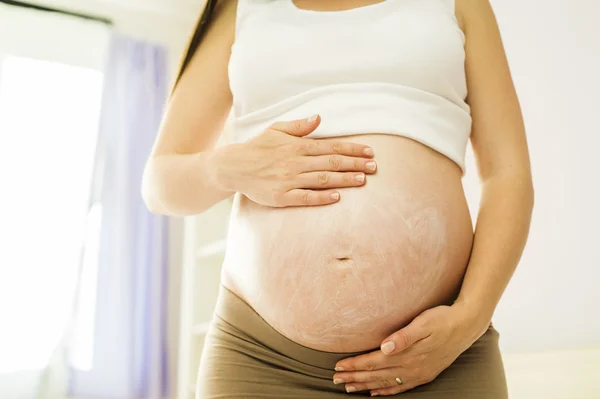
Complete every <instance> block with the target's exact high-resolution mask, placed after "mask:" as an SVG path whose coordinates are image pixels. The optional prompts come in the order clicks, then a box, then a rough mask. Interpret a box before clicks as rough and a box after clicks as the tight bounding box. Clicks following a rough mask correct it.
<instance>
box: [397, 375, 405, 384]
mask: <svg viewBox="0 0 600 399" xmlns="http://www.w3.org/2000/svg"><path fill="white" fill-rule="evenodd" d="M396 382H397V383H398V385H402V384H404V382H403V381H402V379H401V378H400V377H396Z"/></svg>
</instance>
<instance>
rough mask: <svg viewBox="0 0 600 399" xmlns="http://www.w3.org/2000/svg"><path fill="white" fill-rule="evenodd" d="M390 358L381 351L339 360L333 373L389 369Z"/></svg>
mask: <svg viewBox="0 0 600 399" xmlns="http://www.w3.org/2000/svg"><path fill="white" fill-rule="evenodd" d="M389 363H390V358H389V357H388V356H386V355H384V354H383V353H381V351H375V352H371V353H367V354H365V355H359V356H355V357H351V358H348V359H344V360H340V361H339V362H338V363H337V364H336V365H335V371H355V370H359V371H373V370H379V369H383V368H386V367H390V364H389Z"/></svg>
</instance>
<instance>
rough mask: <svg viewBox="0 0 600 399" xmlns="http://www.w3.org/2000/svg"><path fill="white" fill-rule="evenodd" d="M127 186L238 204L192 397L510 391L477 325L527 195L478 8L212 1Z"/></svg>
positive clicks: (485, 398)
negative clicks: (470, 153) (472, 167)
mask: <svg viewBox="0 0 600 399" xmlns="http://www.w3.org/2000/svg"><path fill="white" fill-rule="evenodd" d="M231 110H233V115H232V131H231V137H229V139H230V141H229V144H228V145H224V146H216V142H217V139H218V138H219V136H220V134H221V132H222V130H223V127H224V125H225V123H226V120H227V119H228V116H229V115H230V111H231ZM469 139H470V140H471V143H472V146H473V149H474V153H475V156H476V161H477V168H478V172H479V176H480V179H481V187H482V196H481V203H480V209H479V215H478V219H477V223H476V228H475V231H474V229H473V224H472V221H471V218H470V215H469V211H468V208H467V204H466V200H465V196H464V192H463V188H462V184H461V178H462V176H463V175H464V172H465V171H464V167H465V165H464V159H465V151H466V146H467V143H468V141H469ZM143 193H144V198H145V201H146V203H147V204H148V207H149V208H150V209H151V210H152V211H153V212H156V213H161V214H167V215H178V216H185V215H193V214H198V213H200V212H203V211H205V210H206V209H208V208H209V207H211V206H212V205H214V204H215V203H217V202H219V201H221V200H224V199H226V198H228V197H230V196H232V195H233V196H234V205H233V210H232V215H231V219H230V225H229V234H228V245H227V253H226V256H225V261H224V265H223V274H222V287H221V289H220V294H219V299H218V303H217V307H216V309H215V316H214V320H213V322H212V324H211V329H210V332H209V333H208V336H207V337H206V342H205V345H204V350H203V354H202V360H201V365H200V371H199V377H198V389H197V395H198V396H197V397H198V399H211V398H278V399H282V398H298V399H300V398H323V399H330V398H331V399H333V398H343V397H346V396H347V395H348V394H352V393H354V395H359V396H365V395H366V396H369V395H370V396H387V395H396V394H400V395H399V396H402V397H406V398H415V399H429V398H431V399H434V398H435V399H438V398H440V399H441V398H444V399H448V398H456V399H459V398H460V399H468V398H477V399H500V398H506V397H507V391H506V382H505V377H504V370H503V366H502V359H501V356H500V353H499V349H498V333H497V332H496V330H494V328H493V327H492V326H491V324H490V320H491V318H492V314H493V312H494V309H495V307H496V305H497V303H498V301H499V299H500V297H501V295H502V293H503V291H504V289H505V287H506V285H507V284H508V282H509V280H510V278H511V275H512V274H513V272H514V269H515V267H516V265H517V263H518V260H519V258H520V256H521V252H522V250H523V247H524V245H525V241H526V237H527V233H528V228H529V221H530V217H531V212H532V208H533V189H532V181H531V173H530V166H529V156H528V149H527V143H526V138H525V133H524V127H523V122H522V117H521V112H520V107H519V103H518V100H517V96H516V94H515V89H514V87H513V83H512V79H511V75H510V72H509V68H508V64H507V61H506V58H505V53H504V50H503V45H502V42H501V38H500V35H499V32H498V27H497V24H496V21H495V17H494V14H493V11H492V9H491V6H490V4H489V3H488V0H456V1H454V0H385V1H382V0H379V1H374V0H347V1H342V0H238V1H235V0H220V1H218V2H216V1H209V2H208V5H207V8H206V10H205V11H204V13H203V15H202V17H201V19H200V22H199V24H198V26H197V28H196V31H195V34H194V36H193V38H192V41H191V45H190V47H189V50H188V52H187V54H186V56H185V58H184V62H183V64H182V68H181V71H180V74H179V78H178V80H177V83H176V85H175V88H174V90H173V93H172V96H171V99H170V101H169V103H168V106H167V110H166V113H165V117H164V121H163V124H162V128H161V132H160V135H159V137H158V140H157V143H156V145H155V149H154V151H153V154H152V156H151V157H150V160H149V162H148V165H147V168H146V172H145V177H144V187H143ZM209 227H210V226H207V228H209Z"/></svg>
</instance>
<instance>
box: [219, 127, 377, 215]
mask: <svg viewBox="0 0 600 399" xmlns="http://www.w3.org/2000/svg"><path fill="white" fill-rule="evenodd" d="M319 123H320V118H319V117H318V116H314V117H312V118H308V119H302V120H297V121H293V122H278V123H275V124H273V125H272V126H271V127H269V128H268V129H267V130H266V131H265V132H263V133H262V134H261V135H259V136H257V137H255V138H253V139H251V140H249V141H248V142H246V143H243V144H234V145H230V146H227V147H223V148H221V149H219V150H217V151H215V162H218V163H219V167H218V168H215V169H216V170H217V173H218V176H216V177H215V180H216V181H217V182H219V184H220V185H221V186H222V187H223V189H226V190H230V191H238V192H241V193H242V194H244V195H245V196H247V197H248V198H250V199H251V200H252V201H254V202H257V203H259V204H262V205H266V206H271V207H288V206H312V205H326V204H331V203H334V202H336V201H338V200H339V193H338V192H337V191H336V190H335V188H342V187H357V186H362V185H364V184H365V180H366V178H365V174H372V173H375V170H376V168H377V166H376V164H375V161H373V160H372V159H371V158H372V157H373V150H372V149H371V148H369V147H368V146H366V145H363V144H355V143H349V142H345V141H342V140H327V141H322V140H314V139H308V138H304V137H303V136H306V135H307V134H309V133H311V132H312V131H314V130H315V129H316V128H317V126H318V125H319Z"/></svg>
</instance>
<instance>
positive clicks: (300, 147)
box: [293, 142, 310, 155]
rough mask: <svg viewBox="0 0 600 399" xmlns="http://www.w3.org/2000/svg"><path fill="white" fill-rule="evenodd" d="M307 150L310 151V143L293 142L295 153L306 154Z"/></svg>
mask: <svg viewBox="0 0 600 399" xmlns="http://www.w3.org/2000/svg"><path fill="white" fill-rule="evenodd" d="M309 151H310V144H308V143H305V142H299V143H297V144H294V146H293V152H294V153H295V154H296V155H301V154H306V153H308V152H309Z"/></svg>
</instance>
